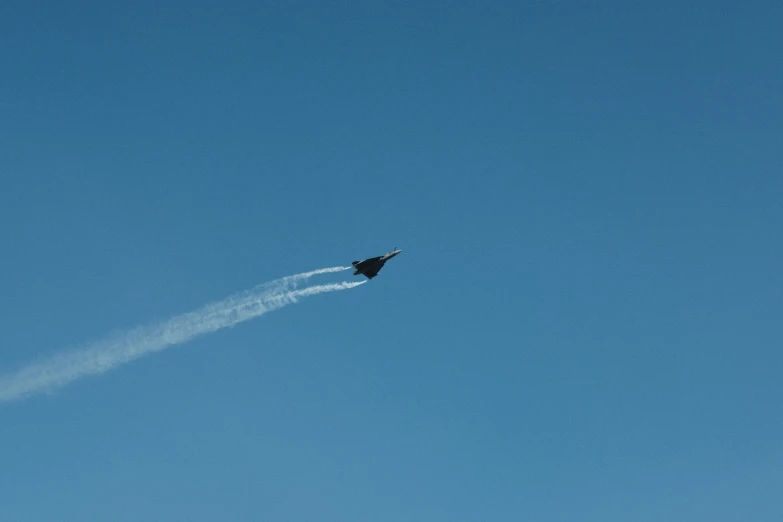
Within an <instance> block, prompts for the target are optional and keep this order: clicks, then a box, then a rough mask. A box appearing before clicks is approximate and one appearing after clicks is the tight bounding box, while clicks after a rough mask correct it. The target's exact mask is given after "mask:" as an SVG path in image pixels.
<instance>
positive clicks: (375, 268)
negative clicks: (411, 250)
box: [351, 247, 402, 279]
mask: <svg viewBox="0 0 783 522" xmlns="http://www.w3.org/2000/svg"><path fill="white" fill-rule="evenodd" d="M400 252H402V249H400V250H397V247H395V248H394V250H393V251H392V252H389V253H388V254H386V255H383V256H378V257H371V258H369V259H365V260H363V261H354V262H353V263H351V264H352V265H353V267H354V268H355V269H356V270H354V271H353V275H359V274H362V275H363V276H366V277H367V279H372V278H373V277H375V276H377V275H378V272H380V270H381V268H383V265H385V264H386V261H388V260H389V259H391V258H393V257H394V256H396V255H397V254H399V253H400Z"/></svg>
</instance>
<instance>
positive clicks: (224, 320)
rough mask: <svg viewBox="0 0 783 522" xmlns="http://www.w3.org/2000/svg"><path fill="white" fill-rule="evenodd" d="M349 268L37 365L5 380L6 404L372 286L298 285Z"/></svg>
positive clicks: (290, 280) (284, 282) (237, 298)
mask: <svg viewBox="0 0 783 522" xmlns="http://www.w3.org/2000/svg"><path fill="white" fill-rule="evenodd" d="M348 268H350V267H348ZM348 268H345V267H334V268H324V269H321V270H314V271H312V272H305V273H303V274H297V275H293V276H288V277H284V278H282V279H277V280H275V281H272V282H270V283H266V284H263V285H260V286H258V287H256V288H254V289H253V290H249V291H247V292H243V293H241V294H235V295H233V296H230V297H228V298H226V299H223V300H221V301H216V302H214V303H210V304H207V305H205V306H203V307H201V308H199V309H198V310H195V311H193V312H189V313H185V314H181V315H177V316H175V317H172V318H171V319H169V320H167V321H164V322H162V323H159V324H155V325H148V326H141V327H137V328H134V329H132V330H128V331H126V332H121V333H118V334H115V335H113V336H110V337H108V338H106V339H102V340H100V341H96V342H94V343H92V344H90V345H88V346H86V347H84V348H82V349H78V350H73V351H68V352H65V353H62V354H59V355H55V356H53V357H51V358H48V359H44V360H41V361H37V362H33V363H31V364H29V365H27V366H25V367H23V368H21V369H20V370H18V371H17V372H15V373H10V374H7V375H4V376H0V401H13V400H16V399H21V398H24V397H27V396H29V395H33V394H36V393H41V392H47V391H51V390H53V389H55V388H59V387H61V386H64V385H66V384H68V383H70V382H72V381H74V380H76V379H78V378H80V377H83V376H86V375H90V374H100V373H104V372H107V371H109V370H111V369H112V368H115V367H117V366H120V365H121V364H124V363H126V362H129V361H132V360H134V359H138V358H139V357H141V356H143V355H146V354H148V353H153V352H157V351H160V350H164V349H166V348H168V347H170V346H174V345H176V344H182V343H184V342H187V341H189V340H191V339H193V338H195V337H198V336H200V335H204V334H206V333H210V332H214V331H216V330H220V329H221V328H227V327H231V326H234V325H235V324H237V323H241V322H242V321H247V320H248V319H253V318H254V317H258V316H260V315H263V314H265V313H267V312H271V311H273V310H277V309H278V308H282V307H284V306H286V305H289V304H293V303H296V302H297V301H298V300H299V299H301V298H302V297H307V296H311V295H315V294H322V293H325V292H335V291H338V290H347V289H349V288H354V287H356V286H359V285H361V284H363V283H365V282H366V281H360V282H356V283H349V282H343V283H333V284H326V285H317V286H310V287H306V288H302V289H296V284H297V282H299V281H303V280H305V279H307V278H308V277H310V276H313V275H317V274H324V273H329V272H340V271H342V270H347V269H348Z"/></svg>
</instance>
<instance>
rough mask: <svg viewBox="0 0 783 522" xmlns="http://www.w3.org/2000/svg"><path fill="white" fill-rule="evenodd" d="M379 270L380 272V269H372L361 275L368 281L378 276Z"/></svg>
mask: <svg viewBox="0 0 783 522" xmlns="http://www.w3.org/2000/svg"><path fill="white" fill-rule="evenodd" d="M379 270H380V268H372V269H370V270H367V271H366V272H363V273H364V275H366V276H367V278H368V279H372V278H373V277H375V276H377V275H378V271H379Z"/></svg>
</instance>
